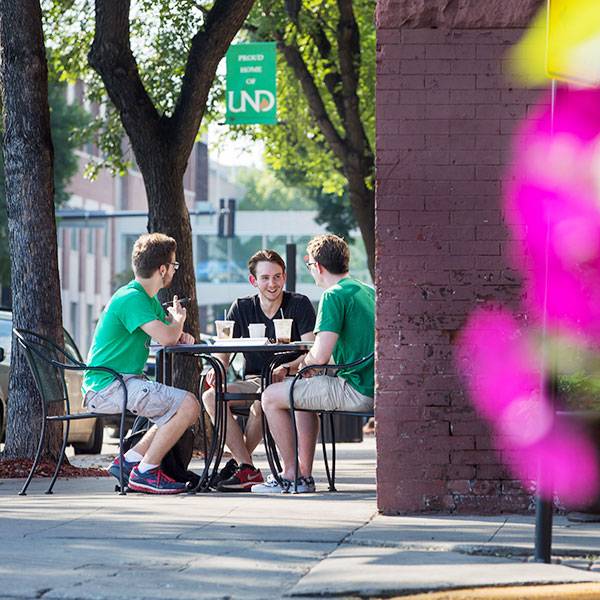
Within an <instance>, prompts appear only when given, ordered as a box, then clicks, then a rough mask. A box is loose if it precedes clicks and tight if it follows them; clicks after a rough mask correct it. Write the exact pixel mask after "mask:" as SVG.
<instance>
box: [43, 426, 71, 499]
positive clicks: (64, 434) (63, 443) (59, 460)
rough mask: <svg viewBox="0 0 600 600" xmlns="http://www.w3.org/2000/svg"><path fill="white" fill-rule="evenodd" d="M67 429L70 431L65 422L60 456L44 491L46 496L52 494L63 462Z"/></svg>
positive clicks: (67, 435)
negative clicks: (48, 485)
mask: <svg viewBox="0 0 600 600" xmlns="http://www.w3.org/2000/svg"><path fill="white" fill-rule="evenodd" d="M69 429H71V422H70V421H65V427H64V428H63V441H62V446H61V447H60V454H59V456H58V460H57V461H56V469H54V475H53V476H52V481H51V482H50V487H49V488H48V489H47V490H46V494H51V493H52V488H53V487H54V484H55V483H56V479H57V478H58V473H59V471H60V468H61V467H62V464H63V461H64V460H65V450H66V449H67V439H69Z"/></svg>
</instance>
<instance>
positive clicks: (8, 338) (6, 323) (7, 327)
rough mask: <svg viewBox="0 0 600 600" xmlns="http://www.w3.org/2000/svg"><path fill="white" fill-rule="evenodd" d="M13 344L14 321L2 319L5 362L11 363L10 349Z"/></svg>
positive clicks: (0, 334) (0, 332)
mask: <svg viewBox="0 0 600 600" xmlns="http://www.w3.org/2000/svg"><path fill="white" fill-rule="evenodd" d="M11 344H12V321H10V320H8V319H0V347H1V348H3V349H4V356H5V358H4V362H5V364H7V365H8V364H10V349H11Z"/></svg>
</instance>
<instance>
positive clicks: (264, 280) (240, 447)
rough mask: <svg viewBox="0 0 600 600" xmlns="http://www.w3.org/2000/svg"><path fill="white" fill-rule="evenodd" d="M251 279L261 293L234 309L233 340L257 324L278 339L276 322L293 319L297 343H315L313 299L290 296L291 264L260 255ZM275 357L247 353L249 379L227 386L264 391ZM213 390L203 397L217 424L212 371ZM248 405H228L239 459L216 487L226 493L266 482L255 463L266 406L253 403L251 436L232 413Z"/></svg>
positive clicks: (281, 374)
mask: <svg viewBox="0 0 600 600" xmlns="http://www.w3.org/2000/svg"><path fill="white" fill-rule="evenodd" d="M248 270H249V271H250V275H249V276H248V280H249V282H250V284H251V285H252V286H254V287H255V288H256V289H257V290H258V293H257V294H255V295H254V296H248V297H245V298H238V299H237V300H235V301H234V302H233V304H232V305H231V307H230V309H229V312H228V314H227V319H228V320H231V321H234V323H235V325H234V329H233V337H250V334H249V328H248V326H249V325H250V324H252V323H263V324H264V325H265V329H266V331H265V335H266V337H268V338H275V325H274V324H273V319H281V318H285V319H293V324H292V338H291V339H292V341H299V340H303V341H310V340H314V334H313V329H314V326H315V309H314V308H313V305H312V304H311V302H310V300H309V299H308V298H307V297H306V296H304V295H302V294H295V293H292V292H286V291H284V286H285V262H284V261H283V259H282V258H281V256H279V254H277V252H275V251H273V250H260V251H259V252H257V253H256V254H254V256H252V257H251V258H250V260H249V261H248ZM216 356H217V357H218V358H219V359H220V360H221V361H222V362H223V364H224V365H225V368H227V366H228V365H229V355H228V354H218V355H216ZM271 357H272V355H270V354H269V353H264V354H263V353H256V352H248V353H247V354H244V361H245V378H244V380H238V381H235V382H232V383H228V384H227V390H228V391H230V392H247V393H256V392H260V391H261V387H260V375H261V372H262V369H263V367H264V366H266V365H267V364H268V362H269V361H270V359H271ZM301 361H302V357H299V358H298V359H297V360H295V361H293V362H290V363H289V364H285V365H281V366H279V367H277V369H275V371H274V372H273V381H282V380H283V379H284V378H285V377H286V376H288V375H290V374H292V373H294V372H295V371H296V369H297V366H298V365H299V364H300V362H301ZM207 380H208V383H209V385H210V386H211V388H210V389H209V390H207V391H206V392H205V393H204V394H203V396H202V401H203V402H204V405H205V406H206V410H207V411H208V413H209V414H210V416H211V418H212V419H213V422H214V415H215V393H214V389H213V387H212V386H213V385H214V373H213V372H212V371H211V372H210V373H209V375H208V377H207ZM236 404H237V405H238V406H239V405H242V406H248V404H249V403H248V402H246V401H239V402H236V401H233V402H228V403H227V406H228V408H227V438H226V443H227V447H228V448H229V450H230V451H231V454H232V455H233V458H232V459H231V460H230V461H229V462H228V463H227V464H226V465H225V467H224V468H223V469H222V471H221V472H220V473H219V477H218V481H217V482H215V484H216V486H217V489H218V490H219V491H222V492H249V491H250V489H251V488H252V486H253V485H254V484H256V483H261V482H262V481H263V477H262V474H261V472H260V470H259V469H256V468H255V467H254V465H253V463H252V452H253V451H254V449H255V448H256V446H257V445H258V443H259V442H260V439H261V437H262V434H261V427H262V425H261V409H260V402H259V401H254V402H251V403H250V404H251V408H250V417H249V418H248V422H247V424H246V431H245V434H244V433H242V430H241V429H240V427H239V425H238V424H237V422H236V420H235V418H234V417H233V415H232V414H231V411H230V410H229V406H231V405H233V406H235V405H236Z"/></svg>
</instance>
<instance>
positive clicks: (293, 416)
mask: <svg viewBox="0 0 600 600" xmlns="http://www.w3.org/2000/svg"><path fill="white" fill-rule="evenodd" d="M290 418H291V419H292V431H293V432H294V449H295V451H294V454H295V456H294V494H297V493H298V472H299V470H300V459H299V457H298V425H297V424H296V411H295V410H294V408H293V407H292V408H291V409H290Z"/></svg>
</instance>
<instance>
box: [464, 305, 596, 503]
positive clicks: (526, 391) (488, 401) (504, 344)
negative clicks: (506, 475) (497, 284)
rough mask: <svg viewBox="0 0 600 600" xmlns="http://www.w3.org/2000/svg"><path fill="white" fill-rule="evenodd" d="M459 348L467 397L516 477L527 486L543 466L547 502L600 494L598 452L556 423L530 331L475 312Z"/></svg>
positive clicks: (508, 318) (497, 315)
mask: <svg viewBox="0 0 600 600" xmlns="http://www.w3.org/2000/svg"><path fill="white" fill-rule="evenodd" d="M458 348H459V352H458V359H459V368H460V370H461V372H462V373H463V375H464V376H465V379H466V381H467V386H468V389H469V392H470V396H471V398H472V400H473V402H474V404H475V407H476V408H477V410H478V411H479V412H480V414H481V415H482V416H483V417H485V418H486V419H487V420H488V422H489V423H490V426H491V428H492V430H493V433H494V438H495V439H496V440H498V441H499V447H500V448H502V453H503V455H504V459H505V462H506V463H507V464H508V465H509V468H510V469H511V470H512V471H513V473H514V475H515V476H517V477H519V478H520V479H521V480H523V481H526V480H528V479H530V478H531V476H532V470H534V471H535V469H536V468H537V467H538V466H539V469H540V472H541V473H543V474H544V477H543V478H542V479H541V480H540V481H538V492H539V493H540V494H541V495H542V496H544V497H547V498H551V497H552V494H553V492H556V493H557V494H558V495H559V496H560V497H561V498H562V499H563V500H565V501H566V502H568V503H570V504H571V505H578V504H584V503H585V502H586V501H588V500H589V499H590V498H592V497H594V495H595V494H596V493H597V492H598V491H599V488H600V486H599V484H600V481H599V475H598V459H597V455H596V452H595V447H594V445H593V444H592V443H591V442H590V441H589V440H588V439H587V437H586V435H585V434H584V433H583V432H582V431H579V430H578V429H576V428H575V427H574V426H573V425H572V424H568V423H566V422H563V421H560V420H556V419H555V416H554V409H553V407H552V405H551V403H550V402H549V399H548V397H547V395H546V391H545V389H543V385H542V384H543V374H542V357H541V356H540V354H539V353H538V352H537V348H536V344H535V340H532V339H530V337H529V336H528V335H527V330H526V329H524V328H523V327H521V326H520V325H519V323H518V322H517V321H516V319H515V318H514V317H513V316H512V315H510V314H509V313H508V312H506V311H503V310H496V311H494V312H491V311H478V312H476V313H474V314H473V315H472V316H471V318H470V319H469V322H468V323H467V325H466V327H465V328H464V330H463V332H462V335H461V339H460V342H459V345H458ZM574 467H576V468H574Z"/></svg>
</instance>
